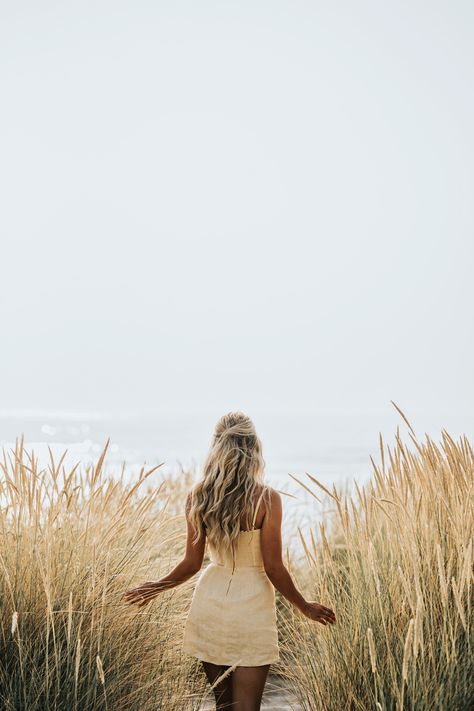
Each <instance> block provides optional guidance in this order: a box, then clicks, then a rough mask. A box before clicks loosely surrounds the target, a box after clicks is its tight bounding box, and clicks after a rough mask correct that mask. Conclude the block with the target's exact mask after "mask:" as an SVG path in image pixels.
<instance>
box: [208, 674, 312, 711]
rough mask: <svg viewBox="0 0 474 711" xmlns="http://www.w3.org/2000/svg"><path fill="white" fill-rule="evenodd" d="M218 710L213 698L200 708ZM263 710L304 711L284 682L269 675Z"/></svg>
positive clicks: (211, 710) (209, 710) (264, 693)
mask: <svg viewBox="0 0 474 711" xmlns="http://www.w3.org/2000/svg"><path fill="white" fill-rule="evenodd" d="M215 708H216V706H215V703H214V702H213V700H212V698H209V700H206V702H205V703H204V704H203V705H202V706H201V707H200V709H199V711H214V710H215ZM261 708H262V710H263V709H265V710H266V711H302V709H301V706H300V705H299V704H298V702H297V701H296V699H295V698H294V696H292V695H291V694H290V693H289V692H288V690H287V689H285V687H284V684H283V682H282V680H281V679H280V678H279V677H277V676H272V675H269V676H268V679H267V683H266V684H265V690H264V692H263V700H262V706H261Z"/></svg>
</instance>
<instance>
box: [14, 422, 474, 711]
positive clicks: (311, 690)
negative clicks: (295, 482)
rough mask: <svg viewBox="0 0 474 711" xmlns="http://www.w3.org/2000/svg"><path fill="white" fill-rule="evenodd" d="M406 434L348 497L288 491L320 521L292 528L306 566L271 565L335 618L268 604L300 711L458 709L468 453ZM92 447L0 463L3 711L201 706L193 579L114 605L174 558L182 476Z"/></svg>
mask: <svg viewBox="0 0 474 711" xmlns="http://www.w3.org/2000/svg"><path fill="white" fill-rule="evenodd" d="M410 435H411V440H412V441H411V444H410V447H408V446H407V445H406V444H404V443H403V442H402V440H401V438H400V436H399V435H398V434H397V437H396V440H395V445H394V446H393V447H392V448H390V447H386V446H385V445H384V444H383V443H382V442H381V447H380V456H379V459H380V462H379V463H378V464H376V463H375V462H374V463H373V469H374V471H373V476H372V479H371V480H370V481H369V482H368V483H367V484H365V486H363V487H360V488H357V485H356V487H355V491H354V493H352V494H349V493H347V492H346V493H342V492H339V491H337V490H336V488H335V487H333V488H332V489H329V488H328V489H326V488H325V487H324V486H322V485H321V484H320V483H319V482H318V481H317V479H316V478H315V477H314V476H313V475H310V474H309V473H308V474H307V475H306V477H307V478H306V480H305V482H303V483H304V486H305V487H307V488H309V489H310V490H311V491H312V492H313V493H314V496H316V497H318V499H321V502H322V503H323V504H326V503H327V502H329V505H330V511H329V512H328V513H326V514H325V515H324V516H323V519H322V520H321V521H319V522H317V523H316V522H315V524H314V525H313V526H310V527H309V530H306V529H299V527H298V522H295V526H294V531H295V536H301V541H302V543H303V545H304V549H305V554H304V556H303V558H302V559H301V557H300V558H298V556H297V555H296V554H295V553H294V546H293V545H291V544H292V543H294V541H284V544H285V546H284V547H285V559H286V564H287V565H288V567H289V568H290V569H291V572H292V574H293V575H294V577H295V580H296V582H297V584H298V586H299V587H300V589H301V590H302V591H303V592H304V594H305V596H306V597H307V599H312V600H318V601H321V602H323V603H324V604H326V605H328V606H330V607H332V608H333V609H334V610H335V611H336V614H337V619H338V623H337V625H336V626H331V627H322V626H321V625H319V624H317V623H315V622H311V621H309V620H308V619H306V618H304V617H302V616H301V615H300V614H299V613H298V612H296V611H295V610H294V608H292V607H291V606H290V605H289V604H288V603H287V602H286V600H284V599H283V598H282V597H281V595H280V594H279V593H277V604H278V620H279V625H280V629H279V636H280V646H281V661H280V663H279V664H277V665H275V666H274V668H273V669H272V671H273V673H278V674H281V675H283V676H284V678H285V681H286V683H287V685H288V686H290V688H291V689H292V691H293V693H294V694H295V696H296V697H297V699H298V700H299V702H300V703H301V706H302V708H303V709H304V711H342V710H343V709H360V710H361V711H362V710H364V711H365V710H366V709H375V710H377V709H378V710H380V709H382V710H383V711H389V710H390V711H391V710H392V709H393V710H395V711H396V710H400V711H401V710H402V709H410V710H413V711H424V710H425V709H426V710H428V709H430V711H431V710H432V709H433V710H434V709H436V710H438V709H440V710H443V711H466V710H467V709H469V708H472V707H473V700H474V684H473V678H474V655H473V654H472V629H473V624H472V609H473V589H474V586H473V565H472V564H473V550H472V537H473V530H474V515H473V510H474V507H473V490H474V475H473V472H474V454H473V450H472V448H471V445H470V444H469V442H468V440H467V438H465V437H463V438H461V439H460V440H459V441H456V442H455V441H453V440H452V438H451V437H450V436H449V435H448V433H446V432H443V435H442V439H441V442H440V443H439V444H435V443H434V442H433V440H432V439H430V438H429V437H426V439H425V440H424V441H423V442H418V440H417V439H416V438H415V437H414V433H413V432H411V433H410ZM106 452H107V445H106V446H105V448H104V451H103V452H102V455H101V457H100V459H99V461H98V462H97V464H96V465H95V466H94V467H85V468H80V466H77V467H74V468H73V469H71V470H67V469H66V467H65V466H64V458H62V459H61V460H60V461H58V462H55V461H54V458H53V457H52V456H51V461H50V463H49V466H46V467H43V468H42V467H40V465H39V463H38V461H37V459H36V457H35V455H34V453H32V452H31V453H29V452H27V451H25V449H24V447H23V442H22V440H19V441H18V442H17V443H16V447H15V448H14V450H13V451H9V452H4V456H3V462H0V467H1V473H0V609H1V626H0V627H1V635H0V707H1V708H2V710H3V709H5V711H13V710H15V711H20V710H21V711H40V710H41V711H49V710H52V709H54V710H56V709H57V710H61V711H62V710H63V709H64V711H96V710H97V711H102V709H104V710H105V711H125V710H127V711H138V709H140V711H147V710H151V709H153V710H154V711H156V710H157V709H166V710H167V711H178V709H180V710H188V709H189V710H194V709H198V708H199V705H200V701H201V699H202V697H203V696H204V695H205V694H206V691H207V682H206V680H205V677H204V674H203V672H202V668H201V665H200V662H198V660H194V659H192V658H191V657H188V656H187V655H182V654H181V651H180V645H181V640H182V633H183V624H184V618H185V615H186V613H187V610H188V607H189V603H190V598H191V594H192V589H193V587H194V584H195V579H194V578H193V579H191V580H190V581H188V582H187V583H186V584H184V585H182V586H179V587H177V588H174V589H172V590H170V591H166V592H164V593H162V594H160V595H159V596H158V597H157V598H156V599H155V600H154V601H153V603H152V604H150V605H148V606H147V607H145V608H142V609H138V608H135V607H133V606H130V605H128V604H125V603H124V602H123V600H122V594H123V592H124V591H125V590H126V589H128V588H130V587H133V586H134V585H136V584H138V583H140V582H143V581H144V580H149V579H158V578H159V577H161V576H162V575H164V574H165V573H167V572H168V571H169V570H170V569H171V567H173V566H174V565H175V564H176V563H177V562H178V560H179V558H180V557H181V556H182V554H183V551H184V545H185V525H184V496H185V493H186V492H187V491H188V490H189V488H190V487H191V486H192V483H193V480H194V472H185V471H180V472H178V473H173V474H169V475H165V474H163V472H162V469H160V468H156V469H155V470H150V471H145V469H142V471H141V472H140V473H139V474H138V476H134V477H130V476H128V475H126V473H125V470H122V472H121V474H120V475H113V476H112V475H110V476H109V475H107V473H106V471H105V467H104V460H105V456H106ZM298 529H299V530H298ZM288 544H290V545H289V546H288ZM206 563H207V559H206V560H205V561H204V565H206Z"/></svg>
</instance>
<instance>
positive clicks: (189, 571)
mask: <svg viewBox="0 0 474 711" xmlns="http://www.w3.org/2000/svg"><path fill="white" fill-rule="evenodd" d="M190 503H191V494H190V493H189V494H188V496H187V497H186V505H185V516H186V528H187V540H186V551H185V554H184V558H183V560H181V561H180V562H179V563H178V565H177V566H176V567H175V568H173V570H171V571H170V572H169V573H168V575H165V577H164V578H160V580H156V581H149V582H146V583H142V584H141V585H139V586H138V587H137V588H132V589H131V590H127V592H126V593H125V594H124V598H125V600H126V601H127V602H129V603H131V604H137V606H138V607H143V606H144V605H147V604H148V603H149V602H150V601H151V600H153V598H155V597H156V596H157V595H158V593H160V592H162V591H163V590H170V589H171V588H175V587H176V586H177V585H181V584H182V583H185V582H186V580H189V578H192V577H193V575H196V573H197V572H198V571H199V570H200V568H201V565H202V561H203V558H204V549H205V547H206V534H205V533H203V534H202V535H201V537H200V539H199V540H198V542H197V543H193V538H194V536H195V533H196V531H195V529H194V526H193V525H192V524H191V522H190V520H189V518H188V513H189V507H190Z"/></svg>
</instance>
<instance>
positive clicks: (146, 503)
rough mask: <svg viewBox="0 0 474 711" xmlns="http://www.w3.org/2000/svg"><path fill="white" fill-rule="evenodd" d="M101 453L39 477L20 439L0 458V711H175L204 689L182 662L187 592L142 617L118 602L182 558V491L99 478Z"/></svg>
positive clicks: (178, 591)
mask: <svg viewBox="0 0 474 711" xmlns="http://www.w3.org/2000/svg"><path fill="white" fill-rule="evenodd" d="M106 451H107V445H106V447H105V448H104V451H103V452H102V455H101V457H100V459H99V461H98V462H97V464H96V465H95V466H94V467H86V468H82V469H81V468H80V467H79V466H76V467H73V468H72V469H71V470H68V471H66V470H65V467H64V465H63V458H62V459H61V460H59V461H57V462H55V461H54V459H53V457H52V456H51V461H50V463H49V466H47V467H45V468H41V467H40V465H39V463H38V460H37V458H36V457H35V455H34V453H33V452H31V453H29V452H26V451H25V449H24V447H23V442H22V440H18V441H17V443H16V446H15V448H14V449H13V450H11V451H8V452H5V451H4V454H3V462H2V463H1V479H0V505H1V508H0V601H1V620H2V624H1V638H0V639H1V655H0V707H1V709H2V711H13V710H15V711H17V710H19V709H21V710H22V711H23V710H24V711H47V710H49V709H61V710H62V709H64V711H73V710H74V711H89V710H90V711H95V710H96V709H97V710H101V709H105V710H107V711H122V710H123V711H125V710H127V711H134V710H137V711H138V709H140V711H146V710H147V709H154V710H156V709H169V710H170V711H175V710H176V711H178V709H179V710H181V709H184V708H194V706H195V702H194V701H193V700H192V698H195V695H196V694H199V693H203V691H204V689H205V685H204V679H203V678H202V676H199V675H196V673H195V666H196V665H195V664H194V662H193V660H192V659H190V658H181V657H180V651H179V645H180V642H181V639H180V633H181V628H182V625H183V619H184V615H185V614H186V610H187V607H188V605H189V598H190V593H191V587H190V584H189V583H188V584H186V585H183V586H181V587H180V588H175V589H173V590H170V591H166V592H164V593H163V594H162V595H160V596H159V598H158V600H157V601H156V602H154V603H153V604H151V605H148V606H146V607H145V608H140V609H138V608H136V607H135V606H131V605H129V604H127V603H125V602H123V600H122V595H123V592H124V591H125V590H126V589H128V588H130V587H132V586H134V585H136V584H139V583H140V582H143V581H144V580H148V579H150V575H151V579H157V578H158V577H160V576H161V575H164V574H165V573H166V572H168V569H169V567H170V566H174V565H175V564H176V563H177V562H178V560H179V558H180V556H181V555H182V551H183V546H184V541H185V538H184V535H185V534H184V533H183V524H182V512H181V509H182V497H181V496H180V487H177V486H176V485H175V483H174V482H173V481H171V480H170V479H167V477H165V476H162V475H160V472H159V470H158V471H153V470H149V471H145V470H144V469H142V471H141V472H140V474H139V475H138V476H137V477H135V479H134V480H133V481H132V482H128V483H127V480H126V477H125V476H124V470H122V473H121V475H120V476H118V477H117V476H116V477H114V478H113V477H108V476H107V475H106V473H105V470H104V458H105V455H106ZM153 478H155V479H157V481H156V482H155V483H151V482H152V481H153ZM188 478H189V474H186V473H185V472H182V480H181V481H180V485H182V487H183V489H184V488H186V487H187V486H188V485H190V484H189V482H188ZM178 511H179V512H178ZM193 670H194V673H193ZM190 699H191V700H190Z"/></svg>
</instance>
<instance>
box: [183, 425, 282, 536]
mask: <svg viewBox="0 0 474 711" xmlns="http://www.w3.org/2000/svg"><path fill="white" fill-rule="evenodd" d="M264 470H265V460H264V459H263V455H262V443H261V441H260V439H259V437H258V436H257V433H256V431H255V427H254V424H253V422H252V420H251V419H250V417H247V415H244V413H243V412H228V413H227V414H226V415H223V416H222V417H221V419H220V420H219V422H218V423H217V425H216V427H215V430H214V435H213V440H212V444H211V447H210V449H209V452H208V454H207V457H206V460H205V462H204V467H203V473H202V478H201V479H200V480H199V481H198V482H197V483H196V484H195V485H194V487H193V488H192V490H191V492H190V503H189V510H188V518H189V520H190V522H191V523H192V525H193V527H194V529H195V531H196V536H195V539H194V541H195V542H197V541H198V540H199V538H200V537H201V535H202V534H203V531H204V528H205V530H206V535H207V539H208V541H209V542H210V543H211V544H213V545H214V546H216V547H219V546H220V545H222V546H224V547H226V548H227V547H231V546H232V548H233V547H234V542H235V540H236V538H237V536H238V535H239V532H240V530H241V529H240V521H241V516H242V513H244V516H245V521H246V530H248V529H250V528H253V527H254V524H255V517H256V514H257V512H258V508H259V506H260V501H261V500H265V501H266V502H267V504H268V506H270V503H271V499H270V494H271V489H270V487H268V486H266V485H265V484H264V482H263V474H264ZM259 487H262V492H261V494H260V496H259V499H258V501H257V502H256V503H255V498H256V492H257V490H258V489H259Z"/></svg>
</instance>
